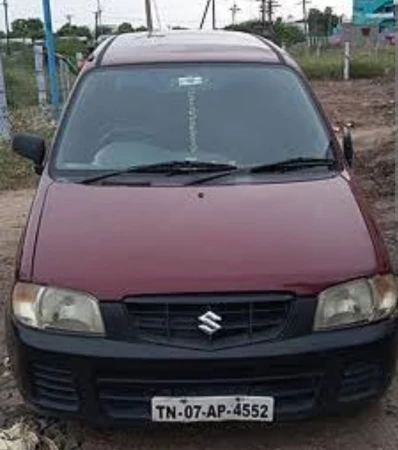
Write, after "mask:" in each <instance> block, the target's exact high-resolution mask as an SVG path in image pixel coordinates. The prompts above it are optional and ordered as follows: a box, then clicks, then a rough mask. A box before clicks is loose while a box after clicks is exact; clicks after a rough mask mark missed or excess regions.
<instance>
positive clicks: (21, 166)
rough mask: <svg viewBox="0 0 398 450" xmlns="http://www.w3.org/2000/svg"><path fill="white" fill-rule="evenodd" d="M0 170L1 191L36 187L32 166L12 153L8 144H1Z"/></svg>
mask: <svg viewBox="0 0 398 450" xmlns="http://www.w3.org/2000/svg"><path fill="white" fill-rule="evenodd" d="M0 169H1V170H0V191H1V190H6V189H24V188H28V187H32V186H34V185H35V181H36V180H35V178H36V177H35V175H34V171H33V166H32V164H30V163H29V162H28V161H26V160H23V159H22V158H20V157H19V156H18V155H16V154H15V153H14V152H12V151H11V148H10V145H9V144H8V143H7V142H1V143H0Z"/></svg>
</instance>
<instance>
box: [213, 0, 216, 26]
mask: <svg viewBox="0 0 398 450" xmlns="http://www.w3.org/2000/svg"><path fill="white" fill-rule="evenodd" d="M212 13H213V14H212V17H213V30H215V29H216V28H217V22H216V0H213V2H212Z"/></svg>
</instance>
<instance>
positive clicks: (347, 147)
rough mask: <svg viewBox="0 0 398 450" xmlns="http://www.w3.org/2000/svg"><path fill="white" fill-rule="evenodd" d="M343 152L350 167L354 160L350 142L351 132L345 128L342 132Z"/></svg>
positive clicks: (352, 147)
mask: <svg viewBox="0 0 398 450" xmlns="http://www.w3.org/2000/svg"><path fill="white" fill-rule="evenodd" d="M343 150H344V156H345V159H346V160H347V162H348V165H349V166H352V163H353V160H354V143H353V141H352V135H351V130H350V129H349V128H347V127H345V128H344V130H343Z"/></svg>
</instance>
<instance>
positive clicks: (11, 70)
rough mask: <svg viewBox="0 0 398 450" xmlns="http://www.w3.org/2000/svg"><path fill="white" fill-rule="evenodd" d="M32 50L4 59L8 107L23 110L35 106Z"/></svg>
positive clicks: (36, 95) (19, 52)
mask: <svg viewBox="0 0 398 450" xmlns="http://www.w3.org/2000/svg"><path fill="white" fill-rule="evenodd" d="M33 58H34V57H33V52H32V49H31V48H29V49H25V50H21V51H17V52H15V53H13V54H11V55H9V56H6V57H5V59H4V77H5V84H6V94H7V101H8V106H9V107H10V108H12V109H13V108H25V107H29V106H34V105H37V101H38V94H37V85H36V77H35V70H34V59H33Z"/></svg>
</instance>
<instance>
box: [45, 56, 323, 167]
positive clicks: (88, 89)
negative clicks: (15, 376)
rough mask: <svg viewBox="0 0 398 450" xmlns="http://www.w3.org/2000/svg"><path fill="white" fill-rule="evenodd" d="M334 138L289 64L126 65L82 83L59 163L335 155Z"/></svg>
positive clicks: (64, 127)
mask: <svg viewBox="0 0 398 450" xmlns="http://www.w3.org/2000/svg"><path fill="white" fill-rule="evenodd" d="M329 142H330V137H329V136H328V132H327V130H326V128H325V126H324V123H323V121H322V118H321V116H320V115H319V113H318V111H317V109H316V107H315V106H314V103H313V101H312V99H311V97H310V95H309V93H308V91H307V89H306V87H305V85H304V84H303V83H302V81H301V79H300V77H299V76H298V75H297V74H296V73H295V72H294V71H293V70H291V69H289V68H287V67H282V66H272V65H264V64H187V65H181V64H172V65H171V64H169V65H154V66H145V67H144V66H136V67H134V66H128V67H127V66H126V67H124V68H105V69H100V70H95V71H92V72H90V73H88V74H87V75H86V76H84V77H83V79H82V80H81V81H80V85H79V87H78V89H77V91H76V94H75V98H74V100H73V103H72V104H71V106H70V108H69V111H68V113H67V114H66V116H65V118H64V120H63V123H62V124H61V133H60V135H59V139H58V140H57V144H56V146H55V150H54V153H53V161H52V168H53V169H55V171H56V172H63V173H64V174H70V173H72V174H75V173H78V174H80V175H82V174H85V173H88V174H95V173H101V172H103V171H109V170H119V169H123V168H126V167H134V166H141V165H148V164H157V163H162V162H167V161H191V162H192V161H198V162H206V163H207V162H210V163H216V164H218V163H220V164H229V165H234V166H237V167H242V166H243V167H244V166H252V165H257V164H272V163H275V162H279V161H283V160H288V159H292V158H327V157H330V154H329V152H330V146H329ZM130 176H133V175H130Z"/></svg>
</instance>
